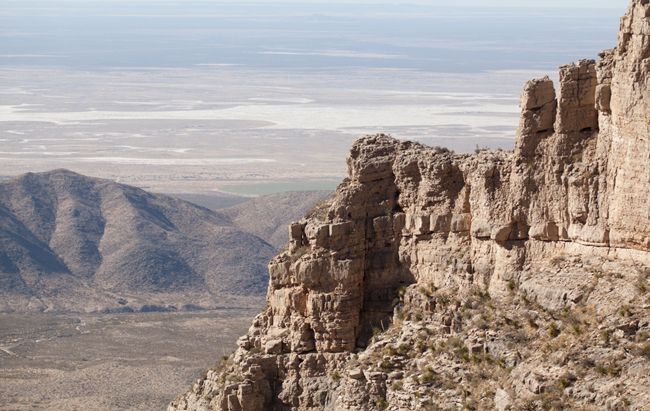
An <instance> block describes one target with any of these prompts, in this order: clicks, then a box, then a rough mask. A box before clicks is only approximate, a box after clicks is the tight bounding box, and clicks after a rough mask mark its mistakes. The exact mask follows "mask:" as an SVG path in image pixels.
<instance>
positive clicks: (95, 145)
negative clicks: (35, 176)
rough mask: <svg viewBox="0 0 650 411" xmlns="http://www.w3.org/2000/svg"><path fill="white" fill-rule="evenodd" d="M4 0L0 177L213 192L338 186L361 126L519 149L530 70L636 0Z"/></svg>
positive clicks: (536, 71)
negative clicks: (557, 4) (589, 1)
mask: <svg viewBox="0 0 650 411" xmlns="http://www.w3.org/2000/svg"><path fill="white" fill-rule="evenodd" d="M3 3H4V6H3V10H2V13H0V27H1V28H0V39H2V41H1V42H0V175H3V176H7V175H16V174H20V173H24V172H26V171H45V170H48V169H52V168H58V167H65V168H70V169H73V170H74V171H77V172H80V173H84V174H89V175H93V176H97V177H107V178H113V179H118V180H119V181H122V182H125V183H128V184H133V185H136V186H139V187H142V188H145V189H149V190H153V191H162V192H168V193H195V194H204V195H205V194H211V193H214V192H217V191H220V192H232V193H236V194H243V195H259V194H268V193H272V192H280V191H287V190H306V189H326V190H331V189H333V188H334V187H335V186H336V184H337V182H338V181H340V179H341V178H342V177H343V176H344V175H345V156H346V153H347V151H348V149H349V146H350V144H351V142H352V141H353V140H354V139H355V138H357V137H359V136H361V135H363V134H366V133H377V132H385V133H391V134H393V135H395V136H397V137H401V138H409V139H415V140H420V141H422V142H425V143H427V144H431V145H443V146H448V147H450V148H452V149H454V150H457V151H460V152H471V151H472V150H474V149H475V148H476V146H480V147H491V148H506V149H507V148H511V146H512V142H513V138H514V133H515V129H516V127H517V113H518V107H517V104H518V97H519V92H520V88H521V85H522V83H523V82H524V81H525V80H526V79H529V78H531V77H535V76H541V75H544V74H550V75H553V73H554V72H555V70H556V67H557V66H558V65H559V64H561V63H563V62H566V61H571V60H574V59H576V58H577V57H578V56H585V55H587V56H588V55H590V54H591V55H592V56H593V57H596V56H595V54H596V53H597V52H598V51H599V50H600V48H601V46H602V44H608V42H610V41H611V39H612V38H614V37H615V36H614V30H613V29H610V28H614V27H616V24H615V21H616V19H617V18H618V17H617V16H618V15H619V10H617V9H616V8H617V7H620V8H623V7H624V6H625V5H624V4H621V5H620V6H618V5H613V6H612V9H603V8H590V9H588V10H585V9H577V8H576V9H571V8H563V9H558V8H549V7H543V6H536V7H490V6H489V5H486V6H481V7H449V6H446V7H442V6H440V5H437V3H436V2H431V3H430V4H429V3H423V2H417V3H415V4H408V3H405V4H399V5H396V4H389V3H387V2H385V1H376V2H366V3H364V4H354V5H351V4H345V3H337V2H333V3H319V2H305V3H299V2H286V3H283V2H273V3H268V2H251V1H244V2H202V1H188V2H183V4H182V6H180V5H177V4H176V3H174V2H169V1H162V0H160V1H158V0H151V1H143V0H140V1H131V2H125V1H117V0H114V1H109V2H97V1H88V2H80V1H63V0H54V1H47V2H46V1H35V0H27V1H20V2H18V1H4V2H3ZM622 3H623V2H622ZM569 39H570V40H569ZM450 73H453V74H450Z"/></svg>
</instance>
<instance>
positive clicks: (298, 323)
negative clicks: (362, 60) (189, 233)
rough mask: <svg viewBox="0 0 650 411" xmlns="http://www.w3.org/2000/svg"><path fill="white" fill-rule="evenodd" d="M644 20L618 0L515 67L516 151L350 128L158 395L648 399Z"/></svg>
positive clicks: (500, 403) (531, 405) (313, 401)
mask: <svg viewBox="0 0 650 411" xmlns="http://www.w3.org/2000/svg"><path fill="white" fill-rule="evenodd" d="M649 38H650V4H649V3H648V1H647V0H634V1H632V2H631V5H630V10H629V12H628V14H627V15H626V16H625V17H624V18H623V19H622V25H621V34H620V36H619V45H618V47H617V48H616V49H615V50H612V51H607V52H604V53H603V55H602V60H601V61H599V62H598V63H596V62H594V61H588V60H583V61H580V62H578V63H576V64H572V65H568V66H564V67H562V68H561V69H560V84H559V85H558V86H557V88H555V87H554V86H553V84H552V82H551V81H550V80H549V79H548V78H544V79H539V80H533V81H531V82H529V83H527V84H526V85H525V88H524V93H523V96H522V102H521V106H522V119H521V123H520V124H521V125H520V130H519V135H518V138H517V143H516V148H515V150H514V152H481V153H479V154H477V155H475V156H467V155H454V154H453V153H450V152H448V151H445V150H441V149H434V148H430V147H426V146H423V145H421V144H418V143H413V142H407V141H400V140H396V139H393V138H390V137H388V136H384V135H377V136H370V137H366V138H363V139H361V140H358V141H357V142H356V143H355V144H354V146H353V147H352V150H351V154H350V157H349V159H348V174H349V177H348V178H347V179H346V180H345V181H344V182H343V183H342V184H341V185H340V186H339V188H338V189H337V191H336V193H335V195H334V196H333V197H332V199H331V200H330V201H329V202H328V203H327V204H326V205H322V206H321V207H319V208H318V209H316V210H314V211H313V213H312V214H311V215H310V216H309V217H308V218H306V219H304V220H302V221H300V222H298V223H296V224H294V225H292V226H291V228H290V240H291V241H290V248H289V249H288V250H287V251H286V252H284V253H282V254H280V255H279V256H277V257H276V258H275V259H274V260H273V261H272V262H271V264H270V273H271V278H270V283H269V289H268V297H267V299H268V306H267V308H266V309H265V310H264V312H262V313H261V314H260V315H258V317H257V318H256V319H255V321H254V323H253V325H252V327H251V328H250V331H249V333H248V335H247V336H246V337H244V338H243V339H242V340H240V348H239V349H238V350H237V352H236V353H235V354H234V355H233V356H232V357H231V358H230V359H229V360H228V362H227V363H225V364H223V367H222V368H220V369H219V371H211V372H209V373H208V375H207V377H206V378H205V379H202V380H200V381H197V383H196V384H195V385H194V386H193V387H192V388H191V390H190V391H189V392H188V393H186V394H184V395H182V396H181V397H179V398H178V399H177V400H175V401H174V402H173V403H172V405H171V406H170V410H189V409H191V410H203V409H206V410H207V409H216V410H224V411H235V410H247V411H249V410H250V411H254V410H376V409H390V410H406V409H409V410H410V409H416V410H420V409H421V410H427V409H431V410H433V409H449V408H453V409H457V408H463V407H465V408H467V409H495V408H496V409H503V410H506V409H512V410H518V409H565V408H569V409H593V410H596V409H598V410H600V409H634V410H642V409H648V408H647V407H649V406H650V388H649V387H650V341H649V340H648V339H649V336H650V300H649V291H648V290H649V289H650V284H649V283H648V281H649V278H650V207H649V206H648V203H649V200H650V107H649V106H648V104H649V103H648V102H649V101H650V84H649V82H650V41H649V40H648V39H649ZM556 90H557V91H556Z"/></svg>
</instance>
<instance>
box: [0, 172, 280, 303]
mask: <svg viewBox="0 0 650 411" xmlns="http://www.w3.org/2000/svg"><path fill="white" fill-rule="evenodd" d="M273 253H274V249H273V247H272V246H270V245H269V244H268V243H266V242H264V241H263V240H261V239H259V238H258V237H255V236H253V235H251V234H247V233H244V232H242V231H240V230H238V229H236V228H234V227H233V226H232V225H231V222H230V219H229V218H227V217H225V216H222V215H220V214H218V213H215V212H213V211H210V210H207V209H205V208H202V207H198V206H195V205H193V204H190V203H187V202H184V201H181V200H177V199H174V198H172V197H167V196H164V195H158V194H151V193H147V192H145V191H143V190H140V189H137V188H134V187H129V186H125V185H121V184H116V183H114V182H111V181H108V180H102V179H96V178H90V177H85V176H82V175H79V174H75V173H73V172H70V171H66V170H56V171H52V172H48V173H40V174H31V173H30V174H25V175H23V176H21V177H19V178H17V179H15V180H11V181H6V182H3V183H0V278H1V280H0V285H1V288H0V290H1V291H2V292H3V293H4V294H5V295H23V296H25V298H26V300H25V301H28V300H29V298H31V302H28V303H26V304H28V305H29V304H31V305H32V308H37V309H44V308H50V309H51V308H57V307H62V308H66V307H67V308H75V309H79V310H82V311H83V310H85V309H86V308H85V307H84V304H85V303H87V302H88V301H84V298H85V297H81V299H80V300H79V301H69V300H70V299H71V298H73V297H72V296H74V295H76V296H77V297H78V296H79V295H78V292H80V291H79V290H88V289H92V290H94V291H93V294H96V295H95V296H97V295H100V294H102V293H103V294H106V295H108V294H110V293H124V292H126V293H147V292H149V293H185V292H197V293H203V294H206V295H213V296H215V297H219V296H225V295H230V294H239V295H242V294H243V295H250V294H252V295H254V294H258V293H261V292H263V290H264V289H265V288H266V283H267V278H268V277H267V274H266V267H265V266H266V264H267V262H268V259H270V257H271V256H272V254H273ZM74 298H76V297H74ZM88 298H89V299H92V298H91V296H88ZM106 298H109V297H106ZM100 299H102V298H100ZM109 299H110V300H113V301H114V300H115V299H116V298H115V297H110V298H109ZM57 300H58V301H59V302H58V303H57V302H56V301H57ZM53 301H54V303H53V304H54V306H51V305H50V303H52V302H53ZM91 306H92V305H91ZM5 308H15V309H21V306H20V303H18V305H17V306H15V307H5ZM22 308H24V307H22Z"/></svg>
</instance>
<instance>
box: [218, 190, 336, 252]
mask: <svg viewBox="0 0 650 411" xmlns="http://www.w3.org/2000/svg"><path fill="white" fill-rule="evenodd" d="M331 195H332V193H331V192H329V191H295V192H286V193H278V194H270V195H265V196H261V197H256V198H254V199H252V200H249V201H246V202H243V203H241V204H237V205H235V206H233V207H229V208H224V209H220V210H219V212H220V213H221V214H223V215H225V216H228V217H229V218H230V219H231V221H232V223H233V224H234V225H235V226H236V227H239V228H240V229H242V230H243V231H246V232H248V233H252V234H255V235H256V236H258V237H260V238H263V239H264V240H266V241H267V242H268V243H269V244H271V245H272V246H274V247H275V248H276V249H278V250H280V249H281V248H282V247H284V246H285V245H286V244H287V226H288V225H289V223H291V222H292V221H296V220H299V219H301V218H302V217H304V215H305V212H307V211H308V210H310V209H311V208H313V207H314V206H315V205H316V204H318V203H321V202H323V201H325V200H326V199H328V198H329V197H330V196H331Z"/></svg>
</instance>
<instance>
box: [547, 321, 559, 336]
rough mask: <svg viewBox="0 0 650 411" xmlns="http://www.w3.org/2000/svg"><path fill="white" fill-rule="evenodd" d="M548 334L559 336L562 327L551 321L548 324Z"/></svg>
mask: <svg viewBox="0 0 650 411" xmlns="http://www.w3.org/2000/svg"><path fill="white" fill-rule="evenodd" d="M548 335H549V336H550V337H551V338H555V337H557V336H558V335H560V327H558V326H557V324H556V323H550V324H549V325H548Z"/></svg>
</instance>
